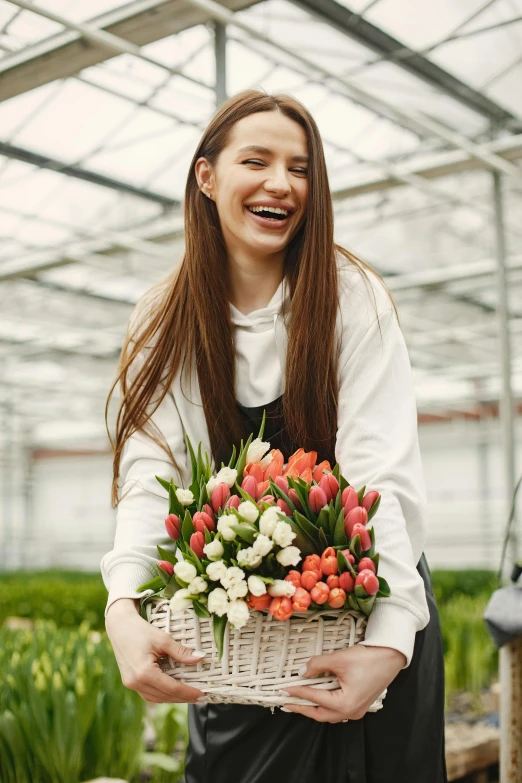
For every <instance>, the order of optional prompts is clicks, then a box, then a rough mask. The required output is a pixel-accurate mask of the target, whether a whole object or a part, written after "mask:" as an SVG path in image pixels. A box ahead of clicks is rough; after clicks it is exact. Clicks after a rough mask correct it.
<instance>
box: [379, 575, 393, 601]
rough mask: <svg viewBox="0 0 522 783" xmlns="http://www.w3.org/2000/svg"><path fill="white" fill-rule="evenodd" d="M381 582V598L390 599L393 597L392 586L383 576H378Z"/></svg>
mask: <svg viewBox="0 0 522 783" xmlns="http://www.w3.org/2000/svg"><path fill="white" fill-rule="evenodd" d="M377 579H378V580H379V598H389V597H390V595H391V590H390V585H389V584H388V582H387V581H386V579H384V577H382V576H378V577H377Z"/></svg>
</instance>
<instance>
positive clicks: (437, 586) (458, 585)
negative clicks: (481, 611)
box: [431, 569, 498, 608]
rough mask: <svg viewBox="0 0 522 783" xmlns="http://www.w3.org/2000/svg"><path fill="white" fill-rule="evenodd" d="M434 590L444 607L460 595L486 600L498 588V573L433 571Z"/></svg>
mask: <svg viewBox="0 0 522 783" xmlns="http://www.w3.org/2000/svg"><path fill="white" fill-rule="evenodd" d="M431 582H432V585H433V592H434V593H435V598H436V599H437V604H438V606H439V608H440V607H442V606H443V605H444V604H445V603H447V602H448V601H453V600H454V599H455V598H456V597H457V596H459V595H466V596H469V597H479V596H480V597H481V598H484V597H485V598H486V602H487V600H488V599H489V597H490V595H491V594H492V593H493V591H494V590H496V589H497V587H498V583H497V575H496V573H495V572H494V571H486V570H479V569H476V570H468V571H442V570H437V571H433V572H432V574H431Z"/></svg>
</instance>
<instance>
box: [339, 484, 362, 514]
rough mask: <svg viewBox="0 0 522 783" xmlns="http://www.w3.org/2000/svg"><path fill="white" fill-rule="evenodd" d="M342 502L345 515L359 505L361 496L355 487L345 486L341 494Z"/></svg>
mask: <svg viewBox="0 0 522 783" xmlns="http://www.w3.org/2000/svg"><path fill="white" fill-rule="evenodd" d="M341 504H342V507H343V508H344V515H345V516H346V514H349V513H350V511H352V510H353V509H354V508H357V506H358V505H359V496H358V495H357V492H356V491H355V490H354V488H353V487H345V488H344V489H343V494H342V495H341Z"/></svg>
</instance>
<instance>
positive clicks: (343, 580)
mask: <svg viewBox="0 0 522 783" xmlns="http://www.w3.org/2000/svg"><path fill="white" fill-rule="evenodd" d="M339 587H342V589H343V590H344V591H345V592H346V593H353V588H354V587H355V579H354V578H353V576H352V575H351V573H350V572H349V571H343V573H342V574H341V576H340V577H339Z"/></svg>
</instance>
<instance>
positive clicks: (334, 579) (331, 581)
mask: <svg viewBox="0 0 522 783" xmlns="http://www.w3.org/2000/svg"><path fill="white" fill-rule="evenodd" d="M326 584H327V585H328V587H329V588H330V590H333V589H334V587H340V586H341V585H340V582H339V577H338V576H337V574H330V576H329V577H328V578H327V580H326Z"/></svg>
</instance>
